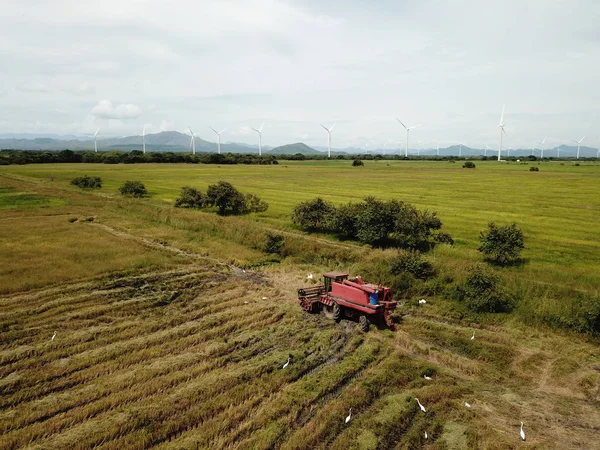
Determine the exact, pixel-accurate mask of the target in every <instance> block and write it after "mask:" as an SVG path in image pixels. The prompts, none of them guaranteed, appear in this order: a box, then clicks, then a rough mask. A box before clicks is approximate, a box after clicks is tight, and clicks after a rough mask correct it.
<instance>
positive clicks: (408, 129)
mask: <svg viewBox="0 0 600 450" xmlns="http://www.w3.org/2000/svg"><path fill="white" fill-rule="evenodd" d="M396 120H397V121H398V122H400V125H402V126H403V127H404V129H405V130H406V150H405V152H404V156H405V157H407V158H408V136H409V134H410V130H412V129H413V128H417V127H420V126H421V124H419V125H413V126H412V127H407V126H406V125H404V124H403V123H402V122H401V121H400V119H398V118H397V117H396Z"/></svg>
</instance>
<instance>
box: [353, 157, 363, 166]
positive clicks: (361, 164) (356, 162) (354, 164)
mask: <svg viewBox="0 0 600 450" xmlns="http://www.w3.org/2000/svg"><path fill="white" fill-rule="evenodd" d="M364 165H365V163H364V162H362V161H361V160H360V159H358V158H356V159H355V160H354V161H352V167H361V166H364Z"/></svg>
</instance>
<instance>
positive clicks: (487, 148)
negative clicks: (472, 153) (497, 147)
mask: <svg viewBox="0 0 600 450" xmlns="http://www.w3.org/2000/svg"><path fill="white" fill-rule="evenodd" d="M488 150H491V149H490V146H489V145H487V144H485V150H484V151H483V156H485V157H486V158H487V151H488Z"/></svg>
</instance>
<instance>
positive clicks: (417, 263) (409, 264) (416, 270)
mask: <svg viewBox="0 0 600 450" xmlns="http://www.w3.org/2000/svg"><path fill="white" fill-rule="evenodd" d="M391 272H392V274H394V275H399V274H400V273H402V272H408V273H410V274H411V275H413V276H414V277H416V278H420V279H421V280H427V279H428V278H430V277H432V276H433V275H434V274H435V271H434V269H433V266H432V265H431V263H430V262H429V261H427V260H426V259H424V258H423V256H422V255H421V253H420V252H418V251H410V252H400V253H398V256H396V258H394V260H393V261H392V267H391Z"/></svg>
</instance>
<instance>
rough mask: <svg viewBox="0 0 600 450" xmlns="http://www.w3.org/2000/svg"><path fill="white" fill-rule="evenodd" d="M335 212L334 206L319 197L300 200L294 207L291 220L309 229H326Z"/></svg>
mask: <svg viewBox="0 0 600 450" xmlns="http://www.w3.org/2000/svg"><path fill="white" fill-rule="evenodd" d="M334 213H335V206H333V204H331V203H329V202H327V201H325V200H323V199H322V198H320V197H317V198H315V199H314V200H308V201H306V202H302V203H300V204H298V205H296V207H295V208H294V215H293V216H292V221H293V222H294V223H295V224H296V225H298V226H299V227H301V228H304V229H306V230H309V231H317V230H322V231H326V230H327V229H328V228H329V224H330V222H331V220H332V218H333V215H334Z"/></svg>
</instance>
